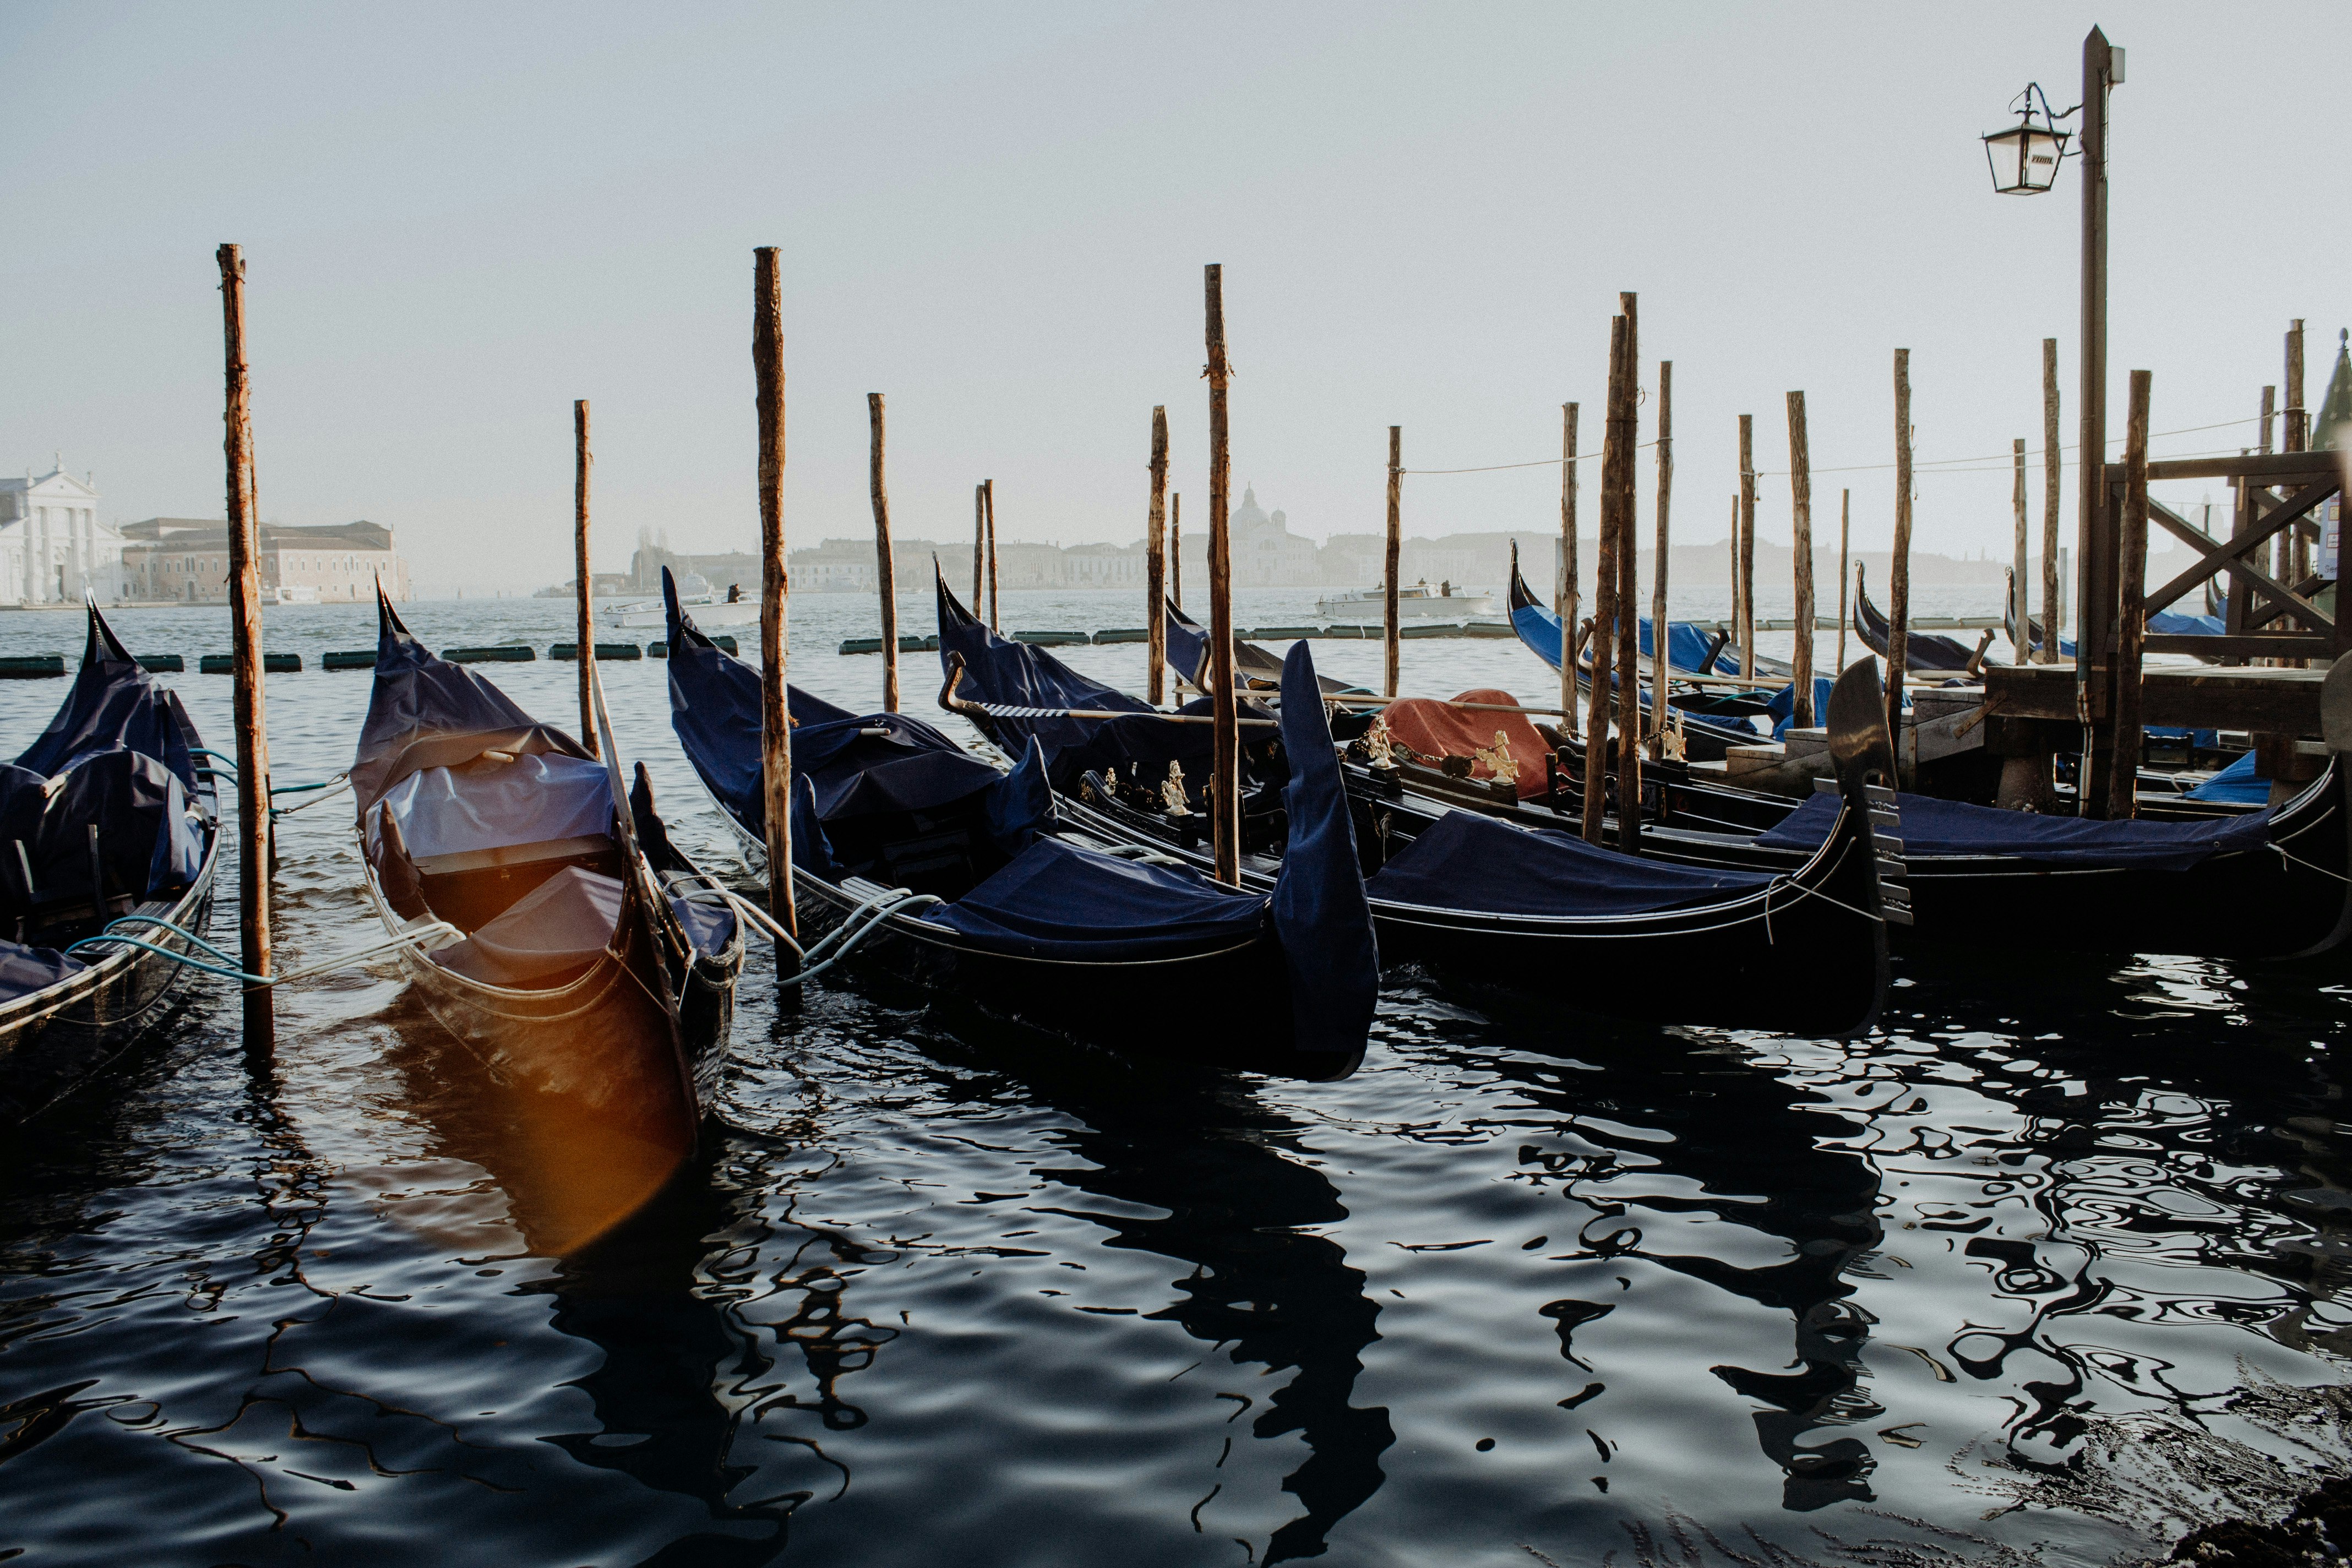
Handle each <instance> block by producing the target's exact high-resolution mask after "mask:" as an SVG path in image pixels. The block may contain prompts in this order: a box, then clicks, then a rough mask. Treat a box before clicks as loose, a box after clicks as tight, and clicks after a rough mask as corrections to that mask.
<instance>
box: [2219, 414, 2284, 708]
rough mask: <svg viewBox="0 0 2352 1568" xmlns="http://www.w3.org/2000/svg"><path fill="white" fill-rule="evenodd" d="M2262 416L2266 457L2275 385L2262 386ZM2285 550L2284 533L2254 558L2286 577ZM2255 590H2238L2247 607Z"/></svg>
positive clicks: (2275, 574) (2260, 548)
mask: <svg viewBox="0 0 2352 1568" xmlns="http://www.w3.org/2000/svg"><path fill="white" fill-rule="evenodd" d="M2262 417H2263V422H2262V425H2261V427H2260V428H2261V431H2262V454H2263V457H2265V458H2267V457H2269V456H2270V455H2271V451H2272V447H2271V436H2272V431H2273V427H2274V426H2275V425H2276V424H2277V420H2278V388H2277V387H2275V386H2265V387H2263V416H2262ZM2286 550H2287V546H2286V536H2285V535H2284V534H2280V535H2278V536H2276V537H2274V538H2273V539H2272V541H2271V542H2270V543H2268V544H2266V545H2258V546H2256V554H2255V557H2254V558H2255V560H2257V561H2258V562H2261V563H2263V564H2266V565H2268V566H2269V567H2270V569H2271V575H2272V576H2273V577H2276V578H2280V579H2282V580H2284V578H2285V577H2286V574H2287V572H2288V570H2289V568H2290V565H2291V563H2290V562H2289V560H2288V557H2287V552H2286ZM2235 586H2236V585H2235V584H2232V587H2233V588H2235ZM2255 592H2256V590H2252V589H2247V590H2243V591H2240V592H2239V593H2238V597H2239V598H2242V599H2244V600H2247V601H2249V607H2250V608H2251V607H2252V604H2251V602H2252V599H2253V597H2254V595H2255ZM2264 597H2265V600H2266V601H2267V597H2268V596H2267V595H2265V596H2264ZM2237 620H2238V617H2236V616H2231V623H2232V624H2231V627H2230V629H2231V631H2237V630H2240V629H2241V627H2240V626H2238V625H2237V624H2236V623H2237ZM2249 624H2251V622H2249ZM2260 662H2261V663H2263V664H2268V663H2269V662H2270V660H2268V659H2263V660H2261V661H2260Z"/></svg>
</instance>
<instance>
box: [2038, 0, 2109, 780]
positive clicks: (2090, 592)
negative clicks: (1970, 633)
mask: <svg viewBox="0 0 2352 1568" xmlns="http://www.w3.org/2000/svg"><path fill="white" fill-rule="evenodd" d="M2115 63H2116V62H2115V51H2114V49H2113V48H2112V47H2109V45H2108V43H2107V37H2106V35H2105V33H2103V32H2101V31H2100V30H2099V29H2098V28H2096V27H2093V28H2092V29H2091V30H2090V32H2089V33H2087V34H2086V35H2084V38H2083V96H2082V99H2081V100H2080V101H2081V103H2082V106H2083V109H2082V113H2083V118H2082V120H2081V121H2080V122H2079V123H2080V124H2081V126H2082V137H2081V140H2080V142H2078V143H2077V145H2078V146H2079V147H2080V148H2081V150H2082V154H2083V242H2082V258H2083V268H2082V270H2083V277H2082V283H2083V303H2082V311H2081V321H2082V333H2083V336H2082V352H2081V353H2080V354H2079V355H2078V356H2077V361H2076V364H2075V374H2077V376H2079V377H2080V385H2079V387H2078V389H2077V391H2076V394H2075V401H2076V403H2077V404H2079V405H2081V406H2080V411H2079V413H2078V415H2077V416H2076V417H2077V424H2076V432H2075V437H2074V441H2075V463H2074V467H2075V469H2076V475H2077V484H2076V493H2077V496H2078V500H2077V505H2076V511H2077V521H2076V532H2075V553H2076V555H2077V556H2078V558H2079V560H2078V563H2077V566H2076V571H2077V572H2078V573H2079V574H2080V575H2081V580H2082V581H2081V587H2080V589H2079V591H2078V592H2077V593H2076V595H2075V602H2076V604H2077V605H2078V606H2079V608H2078V612H2077V614H2076V616H2075V623H2074V682H2075V701H2076V705H2077V710H2078V711H2079V712H2080V713H2081V714H2082V715H2083V718H2084V723H2085V724H2086V725H2087V726H2089V727H2088V728H2087V729H2086V731H2085V732H2084V747H2083V767H2082V779H2081V809H2082V812H2083V815H2084V816H2094V815H2095V814H2096V813H2097V812H2098V811H2099V810H2100V809H2101V807H2102V805H2103V804H2104V803H2105V799H2106V776H2107V775H2106V769H2107V765H2108V763H2109V762H2110V761H2111V759H2110V758H2108V757H2107V756H2106V755H2105V754H2104V753H2103V752H2101V750H2100V746H2101V745H2102V743H2103V737H2104V736H2105V733H2106V732H2107V731H2106V729H2105V723H2104V721H2105V719H2106V718H2107V717H2108V716H2109V715H2108V711H2107V702H2108V699H2109V696H2110V689H2111V682H2110V679H2109V673H2110V671H2111V670H2112V669H2113V668H2114V666H2113V663H2112V661H2113V659H2114V658H2115V643H2114V634H2115V617H2116V552H2115V539H2116V535H2115V520H2114V519H2113V518H2112V517H2109V516H2108V515H2107V510H2106V508H2107V479H2106V474H2107V92H2108V89H2110V88H2111V87H2112V86H2113V85H2114V82H2113V78H2114V75H2115ZM2055 635H2056V634H2054V633H2053V637H2054V636H2055Z"/></svg>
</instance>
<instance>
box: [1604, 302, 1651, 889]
mask: <svg viewBox="0 0 2352 1568" xmlns="http://www.w3.org/2000/svg"><path fill="white" fill-rule="evenodd" d="M1617 305H1618V309H1619V310H1620V311H1621V313H1622V314H1623V316H1624V318H1625V348H1624V360H1625V369H1624V375H1623V378H1622V380H1623V384H1622V386H1621V387H1620V389H1619V396H1618V403H1617V407H1616V409H1615V411H1614V413H1613V414H1612V416H1611V418H1610V423H1609V438H1610V440H1612V442H1614V443H1615V444H1616V447H1617V660H1616V662H1617V679H1616V689H1617V847H1619V848H1621V849H1622V850H1624V851H1625V852H1626V853H1627V854H1629V855H1631V854H1633V853H1634V852H1635V851H1636V850H1638V849H1639V848H1640V847H1641V844H1642V599H1641V566H1642V563H1641V550H1640V532H1639V530H1638V529H1637V527H1636V526H1635V521H1634V510H1635V508H1634V476H1635V465H1634V462H1633V453H1634V451H1635V449H1636V448H1637V447H1639V446H1640V445H1641V440H1642V433H1641V429H1640V420H1641V398H1642V349H1641V342H1642V333H1641V317H1640V316H1639V315H1638V314H1636V313H1635V310H1636V301H1635V300H1634V297H1633V295H1632V294H1625V293H1621V294H1619V295H1618V296H1617ZM1602 466H1603V467H1604V468H1605V467H1606V466H1607V460H1606V459H1605V458H1604V459H1603V461H1602Z"/></svg>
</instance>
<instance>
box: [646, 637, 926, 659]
mask: <svg viewBox="0 0 2352 1568" xmlns="http://www.w3.org/2000/svg"><path fill="white" fill-rule="evenodd" d="M710 640H711V642H712V643H713V644H714V645H715V646H716V647H719V648H721V649H723V650H724V651H726V652H728V653H733V652H735V651H736V647H735V639H734V638H733V637H712V638H711V639H710ZM873 651H874V652H876V653H880V652H881V651H882V644H881V639H880V638H879V637H877V638H876V639H875V645H874V649H873ZM668 657H669V644H668V643H667V641H664V640H662V639H660V638H656V639H655V640H654V641H652V642H649V643H647V644H646V658H668Z"/></svg>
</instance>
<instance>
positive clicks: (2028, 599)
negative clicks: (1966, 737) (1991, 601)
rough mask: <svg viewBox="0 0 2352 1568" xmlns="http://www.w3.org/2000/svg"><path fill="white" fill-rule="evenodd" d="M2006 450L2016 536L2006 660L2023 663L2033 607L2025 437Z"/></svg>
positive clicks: (2030, 654) (2029, 654) (2028, 651)
mask: <svg viewBox="0 0 2352 1568" xmlns="http://www.w3.org/2000/svg"><path fill="white" fill-rule="evenodd" d="M2010 453H2011V456H2012V457H2013V458H2015V459H2016V462H2017V482H2016V484H2015V485H2014V486H2013V487H2012V488H2011V496H2010V500H2011V502H2012V503H2013V504H2014V505H2015V507H2016V509H2017V529H2016V533H2017V537H2016V538H2015V539H2014V540H2012V541H2011V543H2010V554H2011V556H2012V557H2013V563H2012V564H2011V567H2010V574H2009V575H2010V589H2009V613H2010V616H2011V618H2012V619H2013V620H2014V622H2015V623H2016V624H2015V625H2014V626H2011V628H2010V635H2009V660H2010V662H2011V664H2025V663H2027V662H2029V661H2030V660H2031V659H2032V657H2033V633H2032V628H2031V624H2030V622H2029V621H2028V619H2027V617H2028V616H2029V615H2030V614H2031V613H2032V608H2033V594H2032V588H2031V586H2030V584H2028V583H2027V582H2026V577H2025V565H2026V562H2025V552H2026V545H2027V537H2026V536H2027V533H2028V531H2029V530H2028V527H2027V518H2026V515H2025V437H2022V436H2021V437H2017V439H2016V440H2014V441H2012V442H2011V443H2010Z"/></svg>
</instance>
